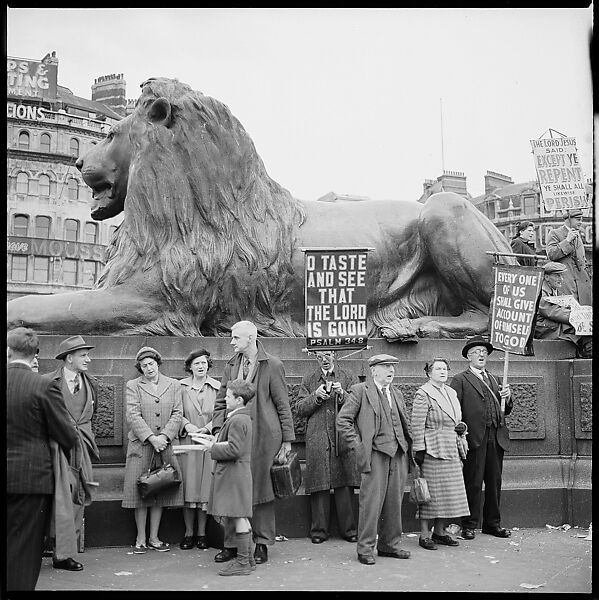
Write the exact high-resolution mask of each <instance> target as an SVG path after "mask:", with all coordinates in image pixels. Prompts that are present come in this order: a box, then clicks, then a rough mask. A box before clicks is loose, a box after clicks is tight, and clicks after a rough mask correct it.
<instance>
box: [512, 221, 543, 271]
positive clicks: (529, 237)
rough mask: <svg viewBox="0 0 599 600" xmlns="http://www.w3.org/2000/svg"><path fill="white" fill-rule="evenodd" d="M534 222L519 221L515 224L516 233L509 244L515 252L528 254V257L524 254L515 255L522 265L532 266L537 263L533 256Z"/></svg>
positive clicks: (534, 251)
mask: <svg viewBox="0 0 599 600" xmlns="http://www.w3.org/2000/svg"><path fill="white" fill-rule="evenodd" d="M534 239H535V224H534V223H533V222H532V221H519V222H518V223H517V224H516V235H515V236H514V237H513V238H512V241H511V242H510V245H511V247H512V250H513V252H514V253H515V254H530V258H528V257H524V256H518V257H516V260H517V261H518V263H519V264H521V265H522V266H524V267H534V266H535V265H536V264H537V261H536V259H534V258H533V256H534V255H535V254H536V253H537V252H536V250H535V243H534Z"/></svg>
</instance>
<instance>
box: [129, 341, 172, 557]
mask: <svg viewBox="0 0 599 600" xmlns="http://www.w3.org/2000/svg"><path fill="white" fill-rule="evenodd" d="M135 361H136V362H135V367H136V369H137V370H138V371H139V372H140V373H141V376H140V377H138V378H137V379H132V380H131V381H128V382H127V388H126V389H127V391H126V400H127V424H128V425H129V428H130V429H129V433H128V439H129V443H128V445H127V460H126V463H125V485H124V494H123V502H122V506H123V508H133V509H135V525H136V526H137V539H136V540H135V548H134V552H135V553H136V554H142V553H144V552H145V551H146V549H147V548H151V549H152V550H157V551H158V552H167V551H168V550H170V548H169V545H168V544H166V543H165V542H161V541H160V539H158V529H159V527H160V519H161V517H162V509H163V507H165V506H171V507H173V506H182V505H183V489H182V486H176V487H174V488H171V489H168V490H165V491H164V492H163V493H160V494H158V495H156V496H153V497H150V498H146V499H145V500H144V499H142V497H141V496H140V495H139V491H138V488H137V480H138V478H139V476H140V475H141V474H142V473H145V472H147V471H148V469H149V467H150V463H151V461H152V457H153V455H154V453H155V452H160V453H162V457H163V459H164V462H165V463H170V464H171V465H173V466H174V467H175V468H176V469H177V470H179V465H178V462H177V459H176V457H175V456H174V454H173V451H172V447H171V441H172V440H176V439H177V438H178V435H179V430H180V428H181V421H182V419H183V393H182V388H181V384H180V383H179V381H177V380H176V379H172V378H171V377H166V376H165V375H163V374H162V373H160V370H159V367H160V364H161V363H162V357H161V356H160V353H159V352H158V351H157V350H155V349H154V348H151V347H150V346H144V347H143V348H141V349H140V350H139V352H138V353H137V356H136V357H135ZM158 464H160V462H159V461H158ZM148 508H149V509H150V535H149V537H148V539H147V543H146V520H147V514H148Z"/></svg>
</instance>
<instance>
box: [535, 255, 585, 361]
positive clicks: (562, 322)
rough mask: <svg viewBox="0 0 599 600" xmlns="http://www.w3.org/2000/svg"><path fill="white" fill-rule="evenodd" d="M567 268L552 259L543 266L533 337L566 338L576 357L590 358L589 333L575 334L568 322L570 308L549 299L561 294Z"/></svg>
mask: <svg viewBox="0 0 599 600" xmlns="http://www.w3.org/2000/svg"><path fill="white" fill-rule="evenodd" d="M567 270H568V269H566V267H565V266H564V265H562V264H561V263H558V262H553V261H549V262H547V263H546V264H545V265H544V266H543V283H542V286H541V298H540V300H539V309H538V311H537V320H536V323H535V332H534V337H535V338H536V339H539V340H567V341H569V342H572V343H573V344H574V345H575V346H576V352H577V356H578V357H580V358H592V357H593V342H592V340H593V338H592V337H591V336H590V335H577V334H576V332H575V329H574V327H573V326H572V324H571V323H570V308H569V307H567V306H559V305H558V304H555V303H554V302H552V301H551V299H552V297H555V296H561V295H562V288H563V285H564V278H565V274H566V272H567Z"/></svg>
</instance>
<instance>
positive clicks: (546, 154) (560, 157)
mask: <svg viewBox="0 0 599 600" xmlns="http://www.w3.org/2000/svg"><path fill="white" fill-rule="evenodd" d="M530 144H531V146H532V153H533V156H534V161H535V169H536V171H537V179H538V180H539V186H540V188H541V198H542V199H543V204H544V205H545V210H547V211H554V210H565V209H570V208H586V207H588V205H589V200H588V198H587V194H586V190H585V182H584V175H583V173H582V168H581V166H580V163H579V162H578V155H577V152H576V138H572V137H561V138H540V139H537V140H530Z"/></svg>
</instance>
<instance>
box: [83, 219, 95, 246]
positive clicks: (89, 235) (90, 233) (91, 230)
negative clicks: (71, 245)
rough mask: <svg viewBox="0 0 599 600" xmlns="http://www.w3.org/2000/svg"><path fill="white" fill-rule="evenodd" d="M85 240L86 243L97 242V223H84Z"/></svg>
mask: <svg viewBox="0 0 599 600" xmlns="http://www.w3.org/2000/svg"><path fill="white" fill-rule="evenodd" d="M84 241H85V242H87V243H88V244H97V243H98V224H97V223H86V224H85V239H84Z"/></svg>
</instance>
